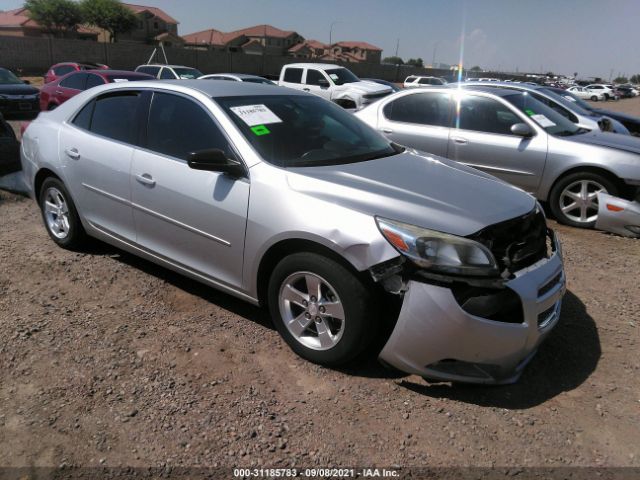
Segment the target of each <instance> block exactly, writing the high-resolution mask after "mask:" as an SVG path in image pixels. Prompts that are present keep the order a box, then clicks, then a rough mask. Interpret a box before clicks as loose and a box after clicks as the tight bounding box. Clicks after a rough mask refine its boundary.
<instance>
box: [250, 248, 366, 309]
mask: <svg viewBox="0 0 640 480" xmlns="http://www.w3.org/2000/svg"><path fill="white" fill-rule="evenodd" d="M300 252H310V253H317V254H318V255H322V256H325V257H328V258H330V259H332V260H334V261H336V262H337V263H339V264H341V265H342V266H344V267H345V268H346V269H348V270H349V271H351V272H353V273H354V274H355V275H356V276H358V277H361V278H362V279H363V280H366V279H367V276H366V274H365V273H364V272H361V271H358V269H356V267H355V266H354V265H353V264H352V263H351V262H349V261H348V260H347V259H346V258H345V257H343V256H342V255H340V254H339V253H338V252H336V251H335V250H332V249H331V248H329V247H327V246H326V245H323V244H321V243H319V242H316V241H313V240H308V239H304V238H288V239H284V240H280V241H278V242H276V243H274V244H273V245H271V246H270V247H269V248H268V249H267V250H266V251H265V253H264V254H263V255H262V257H261V259H260V263H259V266H258V271H257V275H256V282H257V283H256V292H257V295H258V301H259V303H260V305H265V304H266V300H267V291H268V285H269V276H270V275H271V272H272V271H273V269H274V268H275V266H276V265H277V264H278V262H280V260H282V259H283V258H285V257H286V256H287V255H291V254H293V253H300Z"/></svg>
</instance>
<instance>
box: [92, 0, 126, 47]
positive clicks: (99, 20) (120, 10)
mask: <svg viewBox="0 0 640 480" xmlns="http://www.w3.org/2000/svg"><path fill="white" fill-rule="evenodd" d="M81 8H82V13H83V15H84V19H85V22H87V23H88V24H90V25H95V26H96V27H98V28H102V29H103V30H106V31H107V32H109V37H110V40H111V41H112V42H117V41H118V34H120V33H127V32H130V31H131V30H133V29H134V28H135V27H136V25H137V24H138V18H137V17H136V16H135V14H134V13H133V12H132V11H131V10H129V9H128V8H127V7H125V6H124V5H122V3H120V2H119V1H118V0H83V1H82V3H81Z"/></svg>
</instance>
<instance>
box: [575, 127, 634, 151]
mask: <svg viewBox="0 0 640 480" xmlns="http://www.w3.org/2000/svg"><path fill="white" fill-rule="evenodd" d="M566 139H567V140H570V141H572V142H578V143H586V144H589V145H596V146H599V147H607V148H615V149H616V150H623V151H625V152H631V153H639V154H640V138H638V137H633V136H631V135H618V134H616V133H608V132H596V131H591V132H589V133H584V134H582V135H574V136H572V137H566Z"/></svg>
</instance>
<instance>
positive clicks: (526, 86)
mask: <svg viewBox="0 0 640 480" xmlns="http://www.w3.org/2000/svg"><path fill="white" fill-rule="evenodd" d="M460 84H461V85H463V86H471V85H473V86H477V85H482V86H487V85H491V86H490V87H487V88H496V87H505V88H510V89H511V90H540V89H542V88H545V87H543V86H542V85H530V84H528V83H514V82H491V83H489V82H476V81H469V82H460Z"/></svg>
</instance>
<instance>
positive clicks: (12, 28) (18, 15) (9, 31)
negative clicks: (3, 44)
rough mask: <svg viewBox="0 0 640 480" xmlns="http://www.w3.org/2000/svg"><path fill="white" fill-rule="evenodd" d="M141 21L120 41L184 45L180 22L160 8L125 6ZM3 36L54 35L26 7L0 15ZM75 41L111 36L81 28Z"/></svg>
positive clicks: (102, 31)
mask: <svg viewBox="0 0 640 480" xmlns="http://www.w3.org/2000/svg"><path fill="white" fill-rule="evenodd" d="M122 5H124V6H125V7H127V8H129V9H130V10H131V11H132V12H133V13H134V14H135V15H136V17H137V18H138V24H137V25H136V28H134V29H133V30H132V31H131V32H128V33H122V34H120V35H118V41H120V42H136V43H152V44H156V43H158V42H160V41H162V42H163V43H164V44H165V45H167V46H170V45H182V44H183V43H184V41H183V40H182V38H180V37H179V36H178V23H179V22H178V21H177V20H176V19H174V18H173V17H171V16H170V15H169V14H167V13H166V12H165V11H164V10H162V9H160V8H157V7H147V6H145V5H136V4H132V3H122ZM0 35H10V36H17V37H43V36H51V35H52V33H51V32H49V31H47V29H46V28H45V27H43V26H42V25H40V24H38V23H37V22H34V21H33V20H31V19H30V18H29V11H28V10H27V9H26V8H17V9H15V10H9V11H7V12H0ZM72 36H73V37H74V38H80V39H85V40H97V41H102V42H109V41H111V39H110V38H109V33H108V32H105V31H104V30H102V29H99V28H95V27H88V26H84V25H78V28H77V29H76V31H75V32H73V34H72Z"/></svg>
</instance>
